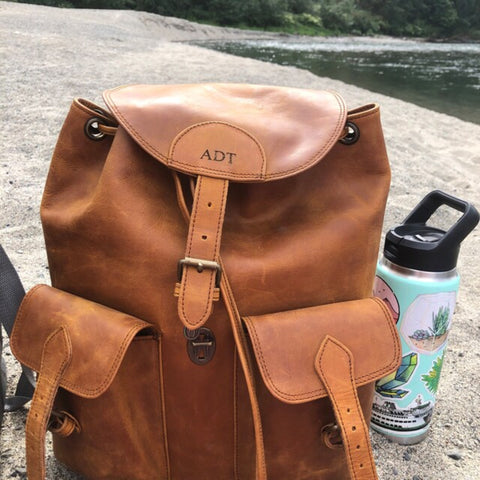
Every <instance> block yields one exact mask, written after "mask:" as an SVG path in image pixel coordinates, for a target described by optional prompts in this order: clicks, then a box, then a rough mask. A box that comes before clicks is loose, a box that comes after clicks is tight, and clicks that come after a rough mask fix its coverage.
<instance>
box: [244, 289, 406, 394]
mask: <svg viewBox="0 0 480 480" xmlns="http://www.w3.org/2000/svg"><path fill="white" fill-rule="evenodd" d="M243 320H244V322H245V324H246V326H247V329H248V332H249V335H250V339H251V343H252V347H253V350H254V352H255V356H256V359H257V363H258V366H259V369H260V372H261V374H262V378H263V380H264V382H265V385H266V386H267V388H268V389H269V390H270V392H271V394H272V395H274V396H275V397H276V398H278V399H279V400H282V401H284V402H286V403H303V402H308V401H311V400H316V399H317V398H321V397H324V396H326V395H327V391H326V389H325V386H324V385H323V383H322V381H321V380H320V377H319V376H318V375H317V373H316V371H315V357H316V355H317V353H318V351H319V348H320V346H321V344H322V342H323V340H324V339H325V337H326V336H327V335H329V336H331V337H334V338H335V339H336V340H338V341H340V342H341V343H342V344H343V345H345V346H346V347H347V348H348V349H349V350H350V352H351V353H352V355H353V358H354V376H355V383H356V385H357V387H358V386H361V385H364V384H366V383H370V382H372V381H374V380H377V379H379V378H381V377H383V376H385V375H387V374H388V373H390V372H392V371H394V370H395V369H396V368H397V367H398V365H399V362H400V358H401V350H400V342H399V338H398V334H397V331H396V328H395V325H394V323H393V320H392V318H391V315H390V313H389V312H388V310H387V308H386V307H385V305H384V303H383V302H382V301H381V300H379V299H377V298H367V299H363V300H354V301H350V302H342V303H332V304H328V305H322V306H319V307H311V308H303V309H300V310H292V311H287V312H280V313H274V314H268V315H260V316H256V317H245V318H244V319H243Z"/></svg>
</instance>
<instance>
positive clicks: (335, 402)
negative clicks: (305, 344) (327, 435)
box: [318, 339, 357, 478]
mask: <svg viewBox="0 0 480 480" xmlns="http://www.w3.org/2000/svg"><path fill="white" fill-rule="evenodd" d="M330 341H333V340H331V339H327V342H326V343H325V345H324V346H323V349H322V352H321V354H320V356H319V358H318V366H319V369H320V373H321V377H322V381H323V384H324V385H325V388H326V390H327V392H328V396H329V398H330V400H331V401H332V403H333V404H334V410H335V413H336V414H337V415H339V416H340V423H341V425H343V426H344V425H345V422H344V421H343V416H342V412H341V410H340V409H339V408H338V404H337V400H336V397H335V396H334V395H333V394H332V390H331V388H330V384H329V382H328V381H327V378H326V377H325V372H324V370H323V368H322V359H323V355H324V353H325V350H326V348H327V345H328V342H330ZM333 343H335V344H336V342H333ZM341 350H342V353H345V352H344V351H343V349H341ZM347 359H348V363H349V366H350V358H349V357H348V355H347ZM341 431H342V434H343V435H342V437H343V438H344V440H345V442H346V443H347V449H346V450H347V451H346V452H345V453H346V454H348V459H349V462H350V465H351V469H350V470H352V473H353V476H354V478H357V472H356V469H355V468H354V467H353V458H352V453H351V447H350V438H349V435H347V432H346V431H345V428H342V429H341ZM344 450H345V449H344Z"/></svg>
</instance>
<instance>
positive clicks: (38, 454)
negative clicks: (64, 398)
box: [27, 326, 71, 478]
mask: <svg viewBox="0 0 480 480" xmlns="http://www.w3.org/2000/svg"><path fill="white" fill-rule="evenodd" d="M64 328H65V327H63V326H62V327H59V328H58V329H57V330H56V332H55V333H52V334H51V335H50V337H49V338H47V340H46V342H45V345H44V347H43V353H44V354H43V355H42V361H41V363H40V372H41V373H43V375H42V380H44V381H43V382H41V383H45V388H46V390H47V391H46V393H44V397H46V398H47V399H48V403H46V404H45V408H41V409H40V414H41V423H40V425H39V427H40V432H35V431H34V432H32V433H30V437H32V438H33V439H34V440H36V441H37V443H36V445H37V446H39V448H33V452H34V454H35V458H34V460H35V461H36V463H37V464H40V474H41V477H42V478H43V477H44V476H45V440H44V439H43V436H44V434H45V433H46V431H47V422H48V418H47V417H48V415H45V413H46V412H50V411H51V410H52V406H53V402H54V400H55V396H56V392H57V390H58V385H59V379H60V377H61V376H62V373H63V372H64V370H65V368H66V366H67V364H68V363H69V362H70V360H71V347H70V349H69V348H68V345H67V348H66V352H65V355H64V356H63V359H62V362H61V363H60V364H59V365H58V366H57V369H56V370H55V371H53V372H51V373H53V374H54V378H53V380H51V381H49V380H47V379H48V375H47V371H45V370H44V365H45V353H46V351H47V347H48V345H49V344H50V343H51V341H52V340H53V339H54V338H55V337H56V336H57V335H58V334H59V333H60V332H64ZM64 340H65V339H64ZM67 341H68V340H67ZM69 350H70V352H69ZM48 372H50V369H48ZM50 382H53V383H50ZM39 383H40V382H39ZM41 383H40V385H41ZM37 387H38V385H37ZM39 395H40V394H39V389H38V388H36V389H35V393H34V396H33V398H32V406H33V407H34V408H32V409H31V411H30V413H29V416H28V419H27V424H28V425H30V424H31V422H32V421H33V422H34V424H35V421H34V420H33V418H32V416H31V415H32V414H33V413H34V411H35V410H37V409H38V407H37V401H36V400H37V398H38V396H39ZM28 420H30V421H28ZM28 430H29V432H31V429H30V428H28ZM34 430H35V428H34ZM35 433H40V435H41V436H40V438H38V437H37V435H36V434H35ZM30 451H32V450H30Z"/></svg>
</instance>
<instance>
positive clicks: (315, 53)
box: [197, 37, 480, 124]
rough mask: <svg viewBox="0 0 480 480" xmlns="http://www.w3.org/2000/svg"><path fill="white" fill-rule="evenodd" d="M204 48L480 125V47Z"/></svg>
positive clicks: (297, 42) (353, 41) (370, 42)
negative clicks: (291, 68)
mask: <svg viewBox="0 0 480 480" xmlns="http://www.w3.org/2000/svg"><path fill="white" fill-rule="evenodd" d="M197 44H199V45H202V46H205V47H208V48H212V49H215V50H219V51H222V52H227V53H231V54H234V55H239V56H244V57H251V58H256V59H259V60H264V61H268V62H274V63H279V64H281V65H292V66H296V67H300V68H303V69H306V70H310V71H311V72H313V73H314V74H316V75H319V76H324V77H330V78H335V79H338V80H342V81H344V82H346V83H351V84H354V85H357V86H359V87H363V88H366V89H368V90H372V91H376V92H379V93H383V94H385V95H389V96H392V97H396V98H400V99H402V100H406V101H408V102H412V103H415V104H417V105H420V106H422V107H426V108H429V109H431V110H435V111H437V112H443V113H447V114H449V115H453V116H455V117H458V118H461V119H462V120H466V121H469V122H474V123H477V124H480V44H478V43H477V44H475V43H430V42H418V41H413V40H400V39H391V38H386V39H383V38H365V37H353V38H349V37H340V38H318V37H316V38H308V37H306V38H303V37H302V38H301V39H298V38H294V39H292V38H289V37H285V38H280V39H278V40H277V39H275V40H243V41H221V42H220V41H206V42H201V43H197Z"/></svg>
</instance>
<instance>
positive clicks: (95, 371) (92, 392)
mask: <svg viewBox="0 0 480 480" xmlns="http://www.w3.org/2000/svg"><path fill="white" fill-rule="evenodd" d="M59 327H63V328H64V329H65V330H66V332H67V333H68V337H69V339H70V342H71V350H72V358H71V361H70V364H69V366H68V367H67V368H66V370H65V371H64V373H63V374H62V377H61V378H60V380H59V386H61V387H63V388H65V389H66V390H68V391H69V392H72V393H74V394H76V395H79V396H81V397H85V398H95V397H98V396H99V395H101V394H102V393H104V392H105V391H106V390H107V389H108V387H109V386H110V384H111V383H112V381H113V379H114V378H115V375H116V373H117V371H118V369H119V367H120V364H121V362H122V360H123V357H124V355H125V353H126V351H127V348H128V346H129V345H130V343H131V341H132V340H133V338H134V337H135V336H136V335H137V334H138V333H139V332H141V331H146V332H145V333H150V334H152V333H154V332H153V329H152V327H151V325H150V324H148V323H146V322H144V321H142V320H138V319H137V318H135V317H131V316H129V315H126V314H123V313H120V312H117V311H116V310H112V309H110V308H107V307H105V306H103V305H99V304H97V303H94V302H90V301H88V300H85V299H83V298H80V297H77V296H75V295H71V294H69V293H66V292H63V291H61V290H57V289H56V288H52V287H49V286H48V285H38V286H36V287H34V288H33V289H32V290H30V291H29V292H28V294H27V295H26V296H25V298H24V300H23V302H22V304H21V306H20V309H19V311H18V315H17V318H16V320H15V325H14V328H13V332H12V338H11V348H12V351H13V354H14V355H15V356H16V357H17V359H18V360H19V361H20V362H21V363H22V364H24V365H26V366H28V367H30V368H31V369H33V370H35V371H36V372H40V370H41V363H42V353H43V349H44V345H45V342H46V341H47V339H48V338H49V336H50V335H51V334H52V333H53V332H54V331H56V330H57V329H58V328H59Z"/></svg>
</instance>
